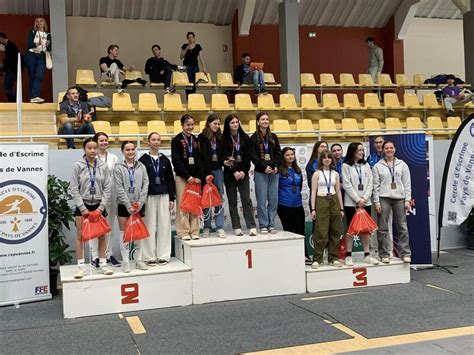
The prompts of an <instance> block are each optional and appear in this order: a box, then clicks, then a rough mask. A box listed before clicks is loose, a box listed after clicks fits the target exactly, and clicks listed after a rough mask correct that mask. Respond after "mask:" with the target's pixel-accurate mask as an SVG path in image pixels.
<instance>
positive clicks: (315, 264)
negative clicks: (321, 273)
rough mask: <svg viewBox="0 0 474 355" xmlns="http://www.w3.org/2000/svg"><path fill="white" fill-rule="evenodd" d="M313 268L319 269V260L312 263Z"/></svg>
mask: <svg viewBox="0 0 474 355" xmlns="http://www.w3.org/2000/svg"><path fill="white" fill-rule="evenodd" d="M311 269H319V263H318V262H317V261H313V263H312V264H311Z"/></svg>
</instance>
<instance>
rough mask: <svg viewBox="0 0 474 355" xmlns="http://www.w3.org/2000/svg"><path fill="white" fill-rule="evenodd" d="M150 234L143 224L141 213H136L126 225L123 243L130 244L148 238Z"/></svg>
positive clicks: (129, 218)
mask: <svg viewBox="0 0 474 355" xmlns="http://www.w3.org/2000/svg"><path fill="white" fill-rule="evenodd" d="M149 235H150V233H149V232H148V229H147V227H146V225H145V222H143V219H142V217H140V213H139V212H137V213H134V214H132V215H131V216H130V217H128V220H127V224H126V225H125V231H124V232H123V242H124V243H129V242H133V241H136V240H141V239H145V238H148V237H149Z"/></svg>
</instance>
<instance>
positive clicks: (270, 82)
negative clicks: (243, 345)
mask: <svg viewBox="0 0 474 355" xmlns="http://www.w3.org/2000/svg"><path fill="white" fill-rule="evenodd" d="M263 80H264V81H265V87H267V88H281V84H279V83H277V82H276V80H275V76H274V75H273V73H263Z"/></svg>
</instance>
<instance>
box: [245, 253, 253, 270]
mask: <svg viewBox="0 0 474 355" xmlns="http://www.w3.org/2000/svg"><path fill="white" fill-rule="evenodd" d="M245 255H247V267H248V268H249V269H251V268H252V250H251V249H247V251H246V252H245Z"/></svg>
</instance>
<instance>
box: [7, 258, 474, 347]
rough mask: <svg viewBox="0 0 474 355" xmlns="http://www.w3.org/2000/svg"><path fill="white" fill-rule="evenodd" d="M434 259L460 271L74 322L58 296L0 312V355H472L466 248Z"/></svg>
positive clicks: (473, 303)
mask: <svg viewBox="0 0 474 355" xmlns="http://www.w3.org/2000/svg"><path fill="white" fill-rule="evenodd" d="M440 262H441V264H443V265H447V264H455V265H458V266H459V268H457V269H452V271H453V272H454V275H449V274H448V273H446V272H444V271H442V270H440V269H434V270H418V271H411V277H412V281H411V283H409V284H401V285H393V286H380V287H373V288H365V289H357V290H341V291H331V292H321V293H317V294H300V295H290V296H280V297H270V298H260V299H250V300H241V301H232V302H220V303H213V304H204V305H193V306H187V307H178V308H168V309H158V310H151V311H142V312H134V313H126V314H119V315H117V314H113V315H106V316H96V317H86V318H78V319H64V318H63V316H62V304H61V297H60V296H58V297H56V298H54V299H53V300H52V301H46V302H39V303H32V304H25V305H21V307H20V308H19V309H15V308H14V307H3V308H0V354H33V353H34V354H92V353H102V354H232V353H248V352H258V351H264V352H265V353H268V354H270V353H272V354H273V353H275V354H319V353H343V352H351V353H353V354H399V353H403V354H430V355H434V354H473V353H474V272H473V270H474V251H473V250H468V249H455V250H449V251H448V252H444V253H442V255H441V259H440ZM275 272H276V273H278V270H275ZM157 292H166V290H160V291H157ZM97 297H100V295H99V294H98V295H97Z"/></svg>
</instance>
